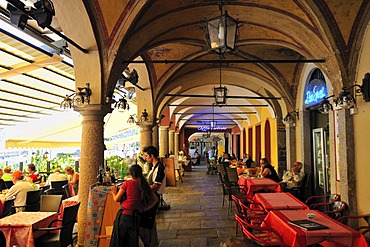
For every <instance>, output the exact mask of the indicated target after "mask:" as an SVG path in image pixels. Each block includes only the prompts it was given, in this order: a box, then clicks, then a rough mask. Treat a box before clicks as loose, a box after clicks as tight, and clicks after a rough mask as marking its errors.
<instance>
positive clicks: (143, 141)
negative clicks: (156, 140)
mask: <svg viewBox="0 0 370 247" xmlns="http://www.w3.org/2000/svg"><path fill="white" fill-rule="evenodd" d="M137 125H138V126H139V127H140V151H142V150H143V148H145V147H148V146H151V145H152V127H153V125H152V124H151V123H148V122H141V123H138V124H137Z"/></svg>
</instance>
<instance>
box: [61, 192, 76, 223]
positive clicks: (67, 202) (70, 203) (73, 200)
mask: <svg viewBox="0 0 370 247" xmlns="http://www.w3.org/2000/svg"><path fill="white" fill-rule="evenodd" d="M77 203H78V195H76V196H72V197H70V198H67V199H64V200H63V201H62V204H61V205H60V209H59V212H60V214H59V216H58V218H59V219H63V213H64V208H65V207H69V206H73V205H76V204H77Z"/></svg>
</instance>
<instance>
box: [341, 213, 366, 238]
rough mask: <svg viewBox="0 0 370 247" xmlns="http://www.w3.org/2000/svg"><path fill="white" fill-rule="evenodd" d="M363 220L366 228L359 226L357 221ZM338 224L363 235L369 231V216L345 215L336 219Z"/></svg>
mask: <svg viewBox="0 0 370 247" xmlns="http://www.w3.org/2000/svg"><path fill="white" fill-rule="evenodd" d="M361 219H362V220H364V221H365V222H366V224H367V226H359V224H358V223H359V221H360V220H361ZM338 221H339V222H342V223H343V224H345V225H347V226H349V227H351V228H353V229H355V230H357V231H359V232H361V233H362V234H365V233H366V232H369V231H370V214H363V215H346V216H342V217H339V218H338Z"/></svg>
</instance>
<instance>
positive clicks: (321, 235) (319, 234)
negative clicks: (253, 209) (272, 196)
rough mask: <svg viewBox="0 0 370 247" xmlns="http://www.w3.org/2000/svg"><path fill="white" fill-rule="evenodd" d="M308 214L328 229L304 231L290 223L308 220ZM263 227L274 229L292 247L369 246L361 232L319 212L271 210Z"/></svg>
mask: <svg viewBox="0 0 370 247" xmlns="http://www.w3.org/2000/svg"><path fill="white" fill-rule="evenodd" d="M308 214H314V215H315V217H314V219H313V220H312V221H313V222H315V223H318V224H320V225H323V226H325V227H327V229H318V230H304V229H302V228H300V227H297V226H294V225H291V224H290V223H289V221H295V220H307V217H308ZM261 226H267V227H271V228H274V229H275V230H276V231H277V232H278V233H279V234H280V235H281V237H282V238H283V240H284V243H285V244H287V245H288V246H292V247H300V246H307V245H312V244H318V243H320V245H323V246H330V247H351V246H353V247H367V246H368V244H367V242H366V239H365V238H364V236H363V235H362V234H361V233H360V232H358V231H355V230H354V229H352V228H350V227H348V226H346V225H344V224H342V223H340V222H338V221H336V220H334V219H332V218H330V217H329V216H327V215H325V214H324V213H321V212H320V211H317V210H271V211H269V213H268V214H267V216H266V218H265V219H264V221H263V223H262V225H261Z"/></svg>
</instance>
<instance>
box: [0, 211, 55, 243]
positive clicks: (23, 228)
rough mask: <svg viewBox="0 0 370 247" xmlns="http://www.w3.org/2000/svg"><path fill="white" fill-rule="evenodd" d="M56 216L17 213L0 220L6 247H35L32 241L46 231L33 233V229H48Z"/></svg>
mask: <svg viewBox="0 0 370 247" xmlns="http://www.w3.org/2000/svg"><path fill="white" fill-rule="evenodd" d="M57 216H58V214H57V213H55V212H19V213H16V214H12V215H9V216H7V217H4V218H2V219H0V231H2V232H3V234H4V236H5V240H6V247H13V246H19V247H35V243H34V239H35V238H37V237H39V236H41V235H43V234H45V233H46V231H45V232H44V231H35V232H34V231H33V229H36V228H44V227H48V225H49V224H50V222H51V221H53V220H55V219H57Z"/></svg>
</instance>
